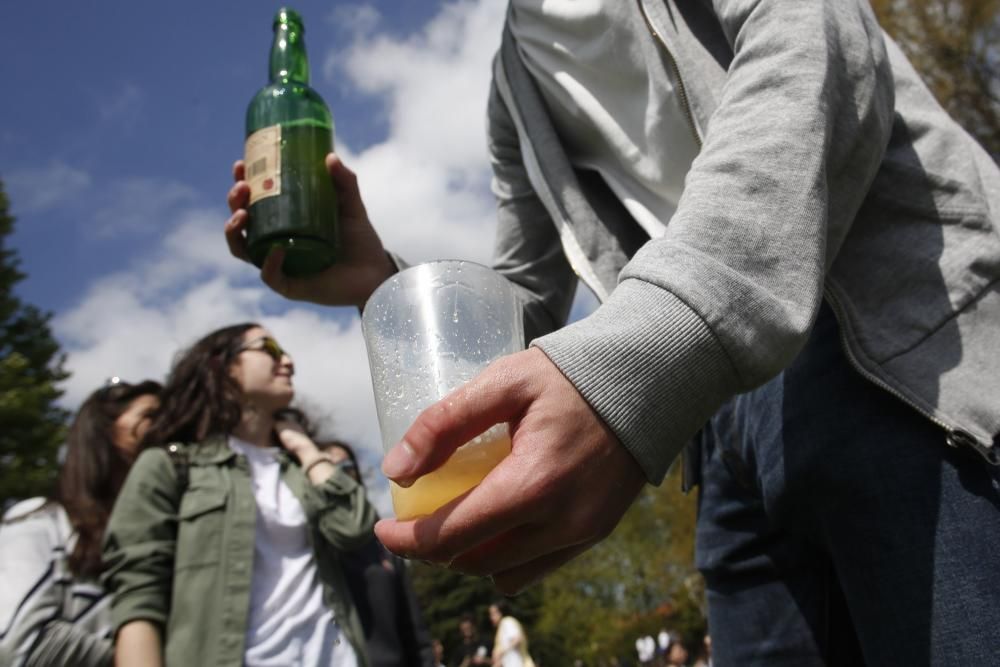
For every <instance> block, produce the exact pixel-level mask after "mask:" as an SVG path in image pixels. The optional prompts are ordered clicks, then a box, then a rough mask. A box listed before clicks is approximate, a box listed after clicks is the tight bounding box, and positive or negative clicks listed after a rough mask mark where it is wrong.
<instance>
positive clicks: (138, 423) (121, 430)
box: [111, 394, 160, 457]
mask: <svg viewBox="0 0 1000 667" xmlns="http://www.w3.org/2000/svg"><path fill="white" fill-rule="evenodd" d="M158 407H160V399H159V398H157V397H156V396H154V395H152V394H143V395H142V396H136V397H135V398H134V399H132V402H131V403H129V404H128V407H127V408H125V412H123V413H121V414H120V415H118V419H116V420H115V424H114V427H113V433H112V434H111V439H112V441H114V443H115V447H117V448H118V449H120V450H122V451H123V452H125V453H126V454H127V455H128V456H129V457H134V456H135V455H136V452H137V451H138V449H139V442H140V441H141V440H142V436H144V435H146V431H147V430H148V429H149V423H150V418H149V416H150V414H151V413H152V412H153V410H155V409H156V408H158Z"/></svg>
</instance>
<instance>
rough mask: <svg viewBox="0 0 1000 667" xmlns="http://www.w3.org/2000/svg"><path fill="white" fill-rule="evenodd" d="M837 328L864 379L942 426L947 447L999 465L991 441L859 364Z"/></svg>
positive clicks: (840, 318) (837, 309)
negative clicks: (968, 451)
mask: <svg viewBox="0 0 1000 667" xmlns="http://www.w3.org/2000/svg"><path fill="white" fill-rule="evenodd" d="M824 293H825V294H826V300H827V303H829V304H830V307H831V308H833V311H834V313H835V314H836V315H837V322H838V324H839V323H842V322H845V321H846V319H845V315H844V311H843V309H842V308H841V306H840V302H839V301H838V300H837V298H836V297H835V296H834V295H833V294H832V293H831V292H830V290H824ZM837 329H838V334H839V336H840V343H841V345H840V346H841V348H842V349H843V350H844V354H845V355H846V356H847V360H848V361H849V362H850V364H851V366H853V367H854V370H856V371H857V372H859V373H861V375H862V376H863V377H864V378H865V379H866V380H868V381H869V382H871V383H872V384H874V385H875V386H877V387H878V388H879V389H882V390H883V391H887V392H889V393H890V394H892V395H893V396H895V397H896V398H897V399H899V400H900V401H902V402H903V403H904V404H906V405H908V406H909V407H911V408H912V409H914V410H916V411H917V413H918V414H920V415H921V416H923V417H924V418H926V419H928V420H930V421H931V422H932V423H933V424H935V425H936V426H938V427H940V428H942V429H943V430H944V432H945V444H947V445H948V446H949V447H954V448H956V449H957V448H961V447H968V448H969V449H972V450H973V451H975V452H976V453H977V454H979V455H980V456H982V457H983V458H984V459H986V461H987V462H988V463H989V464H990V465H994V466H1000V453H998V452H997V448H996V447H994V446H993V444H992V443H984V442H983V441H981V440H980V439H979V438H977V437H976V436H974V435H972V434H971V433H969V432H968V431H965V430H963V429H961V428H958V427H957V426H955V425H954V424H949V423H948V422H946V421H944V420H942V419H940V418H938V417H935V416H934V415H933V414H931V413H930V412H928V411H927V410H924V409H923V408H921V407H920V406H918V405H917V404H916V403H914V402H913V401H911V400H910V399H909V398H907V397H906V396H904V395H903V394H902V392H899V391H897V390H896V389H894V388H893V387H891V386H889V384H888V383H886V382H885V381H884V380H882V379H881V378H879V377H878V376H877V375H875V374H874V373H872V372H870V371H869V370H868V369H866V368H865V367H864V366H862V365H861V363H860V362H859V361H858V359H857V357H856V356H855V355H854V352H853V351H852V350H851V346H850V345H849V344H848V340H847V333H846V332H845V330H844V326H843V325H842V324H840V325H839V326H838V327H837Z"/></svg>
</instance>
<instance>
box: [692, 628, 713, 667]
mask: <svg viewBox="0 0 1000 667" xmlns="http://www.w3.org/2000/svg"><path fill="white" fill-rule="evenodd" d="M694 667H712V637H711V635H708V634H706V635H705V637H704V639H702V641H701V649H700V650H699V651H698V657H697V658H696V659H695V661H694Z"/></svg>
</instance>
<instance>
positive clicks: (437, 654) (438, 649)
mask: <svg viewBox="0 0 1000 667" xmlns="http://www.w3.org/2000/svg"><path fill="white" fill-rule="evenodd" d="M433 645H434V667H444V644H442V643H441V640H440V639H435V640H434V641H433Z"/></svg>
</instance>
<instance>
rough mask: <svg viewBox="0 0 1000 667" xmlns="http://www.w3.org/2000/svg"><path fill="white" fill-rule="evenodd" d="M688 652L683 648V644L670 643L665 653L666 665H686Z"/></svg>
mask: <svg viewBox="0 0 1000 667" xmlns="http://www.w3.org/2000/svg"><path fill="white" fill-rule="evenodd" d="M687 659H688V652H687V649H686V648H684V645H683V644H680V643H676V642H675V643H672V644H671V645H670V649H669V651H668V653H667V664H669V665H683V664H685V663H687Z"/></svg>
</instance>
